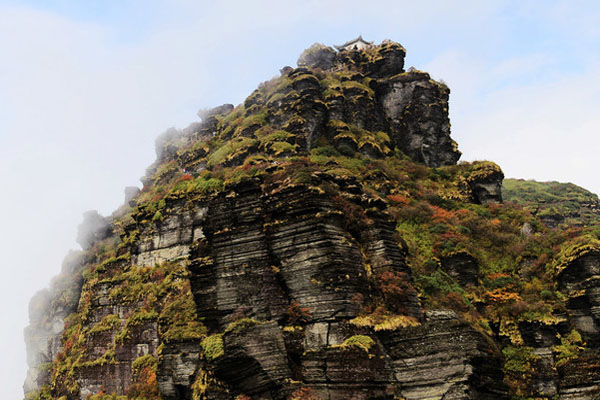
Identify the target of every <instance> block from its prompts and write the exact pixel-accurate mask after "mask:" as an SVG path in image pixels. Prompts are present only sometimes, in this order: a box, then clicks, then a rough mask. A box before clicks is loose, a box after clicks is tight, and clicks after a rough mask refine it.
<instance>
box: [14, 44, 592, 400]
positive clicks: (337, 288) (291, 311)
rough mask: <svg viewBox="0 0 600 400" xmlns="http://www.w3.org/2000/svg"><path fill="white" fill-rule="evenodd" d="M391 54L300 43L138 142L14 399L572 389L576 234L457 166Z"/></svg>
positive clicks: (47, 306) (579, 301) (490, 177)
mask: <svg viewBox="0 0 600 400" xmlns="http://www.w3.org/2000/svg"><path fill="white" fill-rule="evenodd" d="M404 55H405V50H404V48H402V46H400V45H399V44H397V43H393V42H384V43H382V44H381V45H379V46H374V47H371V48H368V49H366V50H361V51H342V52H336V51H334V50H333V49H331V48H329V47H326V46H323V45H314V46H313V47H311V48H310V49H308V50H306V51H305V52H304V53H303V54H302V55H301V57H300V59H299V61H298V64H299V67H298V68H295V69H294V68H290V67H286V68H284V69H283V70H282V73H281V76H280V77H278V78H274V79H273V80H271V81H268V82H264V83H263V84H261V85H260V86H259V88H258V89H257V90H256V91H254V92H253V93H252V94H251V95H250V96H249V97H248V98H247V99H246V101H245V102H244V103H243V104H242V105H239V106H238V107H235V108H234V107H233V106H231V105H224V106H221V107H217V108H216V109H213V110H206V111H203V112H201V113H200V115H201V118H202V122H201V123H195V124H192V125H190V126H189V127H188V128H186V129H184V130H182V131H178V130H170V131H167V132H166V133H165V134H163V135H162V136H161V137H159V138H158V139H157V142H156V145H157V161H156V162H155V163H154V164H153V165H151V166H150V167H149V168H148V171H147V174H146V176H145V177H144V178H143V183H144V187H143V189H142V190H141V192H140V193H137V192H135V191H132V190H128V191H127V197H126V204H125V205H124V206H123V207H122V208H121V209H119V210H118V211H116V212H115V213H114V214H113V215H112V216H111V217H109V218H106V219H105V218H103V217H100V216H98V215H97V214H94V213H89V214H87V215H86V220H85V223H84V224H83V225H82V226H81V227H80V235H79V238H80V241H81V244H82V247H83V248H84V250H83V251H82V252H79V253H76V254H72V255H70V257H68V258H67V259H66V260H65V264H64V266H63V270H62V273H61V274H60V275H59V276H58V277H57V278H56V279H55V280H54V281H53V283H52V285H51V287H50V289H49V290H45V291H42V292H40V293H39V294H38V295H36V297H35V298H34V299H33V300H32V302H31V307H30V320H31V323H30V326H29V327H28V328H27V329H26V342H27V346H28V362H29V365H30V370H29V374H28V379H27V382H26V384H25V391H26V397H27V398H28V399H61V400H64V399H87V398H90V399H92V400H99V399H115V398H121V399H125V398H129V399H159V398H163V399H194V400H199V399H215V400H218V399H223V400H224V399H237V400H243V399H402V398H403V399H415V400H417V399H502V398H509V397H511V396H513V397H519V398H524V397H537V398H561V399H587V398H592V396H594V395H595V394H594V393H597V391H598V389H599V388H600V386H599V383H598V382H599V379H600V376H599V375H598V373H597V370H596V368H595V365H597V363H598V361H599V358H598V352H597V350H596V348H597V344H598V337H599V336H598V334H599V332H600V331H599V329H598V327H599V326H600V325H598V324H599V323H600V321H599V318H600V315H598V312H597V310H598V309H599V305H600V303H599V301H600V300H599V296H598V294H599V293H600V291H599V290H598V287H599V286H598V282H597V279H596V278H597V275H598V273H599V272H598V270H599V268H600V267H599V266H600V251H599V250H598V249H600V245H599V244H600V242H598V240H597V237H595V236H594V235H595V233H594V231H593V230H588V231H586V230H581V229H579V230H577V231H568V230H567V231H563V230H558V229H552V228H550V227H547V226H545V225H544V224H542V223H540V221H539V220H538V219H536V218H535V217H534V216H532V215H531V214H530V213H528V212H527V211H526V210H523V209H521V208H520V207H518V206H516V205H513V204H512V203H511V204H503V203H502V196H501V192H500V188H501V183H502V179H503V174H502V171H501V170H500V168H499V167H498V166H497V165H495V164H493V163H490V162H475V163H462V164H458V165H456V161H457V160H458V158H459V156H460V153H459V152H458V150H457V149H456V144H455V143H454V142H453V141H452V139H451V138H450V130H449V126H450V125H449V120H448V94H449V90H448V88H447V87H446V86H445V85H443V84H440V83H438V82H435V81H433V80H431V79H430V77H429V76H428V75H427V74H426V73H423V72H419V71H412V72H404V70H403V64H404ZM525 227H527V229H524V228H525Z"/></svg>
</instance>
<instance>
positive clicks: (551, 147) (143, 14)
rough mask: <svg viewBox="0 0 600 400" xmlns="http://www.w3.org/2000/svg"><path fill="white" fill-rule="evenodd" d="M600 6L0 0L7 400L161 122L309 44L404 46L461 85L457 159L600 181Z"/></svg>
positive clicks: (1, 309) (275, 67) (145, 161)
mask: <svg viewBox="0 0 600 400" xmlns="http://www.w3.org/2000/svg"><path fill="white" fill-rule="evenodd" d="M598 20H600V2H597V1H578V0H569V1H550V0H547V1H527V0H521V1H495V0H486V1H485V2H482V1H479V0H473V1H469V0H464V1H453V2H449V1H429V0H421V1H400V0H392V1H377V0H371V1H368V2H365V1H364V0H362V1H354V0H345V1H337V0H318V1H315V0H303V1H296V0H288V1H285V2H282V1H261V0H255V1H219V2H215V1H199V0H170V1H167V0H143V1H142V0H118V1H117V0H86V1H85V2H83V1H81V2H76V1H70V0H21V1H16V0H0V60H1V61H0V179H1V180H2V181H3V182H4V184H3V186H2V187H3V188H4V190H3V191H2V192H0V193H1V195H0V212H1V213H2V218H1V222H0V254H2V259H1V261H0V268H1V272H2V274H3V275H2V276H3V279H1V280H0V318H1V320H0V323H1V326H2V329H1V330H0V346H2V354H3V357H2V358H3V360H4V361H3V362H2V363H0V364H1V365H0V381H1V382H0V398H3V399H11V398H12V399H20V398H22V397H23V396H22V389H21V386H22V382H23V380H24V377H25V372H26V363H25V346H24V342H23V337H22V330H23V328H24V327H25V326H26V325H27V304H28V301H29V298H30V297H31V296H32V295H33V294H34V293H35V292H36V291H37V290H39V289H41V288H43V287H46V286H47V285H48V283H49V281H50V279H51V277H52V276H53V275H56V274H57V273H58V272H59V271H60V266H61V262H62V259H63V257H64V256H65V255H66V253H67V251H68V250H69V249H71V248H73V249H77V248H78V245H77V244H76V243H75V236H76V230H77V225H78V224H79V223H80V222H81V215H82V213H83V212H85V211H86V210H90V209H96V210H99V211H100V212H101V213H102V214H104V215H107V214H110V213H111V212H112V211H113V210H114V209H116V208H117V207H118V206H119V205H120V204H121V203H122V202H123V189H124V187H126V186H141V184H140V182H139V178H140V177H141V176H143V175H144V171H145V168H146V167H147V166H148V165H150V163H152V161H153V160H154V157H155V154H154V139H155V138H156V137H157V136H158V135H159V134H160V133H161V132H163V131H165V130H166V129H168V128H170V127H172V126H175V127H178V128H184V127H185V126H187V125H188V124H189V123H191V122H194V121H197V120H198V117H197V116H196V112H197V111H198V110H199V109H202V108H209V107H214V106H217V105H220V104H222V103H233V104H239V103H241V102H242V101H243V100H244V98H245V97H246V96H247V95H249V94H250V93H251V92H252V90H253V89H254V88H256V86H257V85H258V84H259V83H260V82H262V81H265V80H268V79H270V78H272V77H273V76H276V75H278V74H279V69H280V68H282V67H283V66H285V65H291V66H294V65H295V63H296V60H297V58H298V55H299V54H300V53H301V52H302V50H303V49H305V48H307V47H309V46H310V45H311V44H313V43H315V42H322V43H325V44H327V45H333V44H340V43H343V42H346V41H347V40H350V39H352V38H354V37H356V36H358V35H359V34H362V36H363V37H364V38H365V39H367V40H373V41H375V42H376V43H379V42H381V41H382V40H384V39H392V40H394V41H397V42H399V43H401V44H402V45H403V46H404V47H405V48H406V49H407V57H406V67H407V68H408V67H409V66H414V67H416V68H418V69H421V70H425V71H428V72H430V73H431V75H432V77H433V78H435V79H438V80H439V79H442V80H443V81H445V82H446V83H447V84H448V85H449V86H450V88H451V90H452V92H451V94H450V119H451V122H452V137H453V138H454V139H455V140H456V141H457V142H458V144H459V148H460V149H461V151H462V152H463V157H462V160H466V161H472V160H482V159H487V160H492V161H495V162H497V163H498V164H499V165H500V166H501V167H502V169H503V170H504V172H505V175H506V176H507V177H514V178H526V179H536V180H539V181H546V180H557V181H562V182H573V183H575V184H578V185H580V186H583V187H585V188H587V189H589V190H591V191H593V192H595V193H600V179H598V178H597V172H596V168H595V167H596V158H597V157H596V153H597V151H598V150H597V149H598V148H599V147H600V146H599V145H600V136H599V135H598V134H597V133H598V126H600V113H599V112H598V110H600V52H599V49H600V45H599V44H600V25H599V24H598V23H597V21H598ZM8 360H10V362H8Z"/></svg>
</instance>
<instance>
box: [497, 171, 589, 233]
mask: <svg viewBox="0 0 600 400" xmlns="http://www.w3.org/2000/svg"><path fill="white" fill-rule="evenodd" d="M502 197H503V198H504V200H505V201H507V202H514V203H517V204H520V205H522V206H523V207H524V208H525V209H526V210H527V211H529V212H530V213H532V214H533V215H535V216H536V217H538V218H539V219H541V220H542V221H543V222H544V223H545V224H546V225H548V226H550V227H553V228H555V227H560V228H566V227H569V226H580V227H584V226H590V225H598V224H599V223H600V201H599V200H598V196H597V195H596V194H594V193H592V192H590V191H588V190H585V189H584V188H582V187H579V186H577V185H574V184H572V183H559V182H536V181H532V180H523V179H505V180H504V182H503V184H502Z"/></svg>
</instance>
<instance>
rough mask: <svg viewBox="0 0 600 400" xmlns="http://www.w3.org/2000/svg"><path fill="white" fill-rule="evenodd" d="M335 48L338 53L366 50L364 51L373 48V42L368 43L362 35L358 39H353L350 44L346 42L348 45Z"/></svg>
mask: <svg viewBox="0 0 600 400" xmlns="http://www.w3.org/2000/svg"><path fill="white" fill-rule="evenodd" d="M334 47H335V48H336V49H337V50H338V51H344V50H364V49H368V48H369V47H373V42H367V41H366V40H364V39H363V37H362V35H360V36H359V37H357V38H356V39H352V40H350V41H349V42H346V43H344V44H341V45H339V46H335V45H334Z"/></svg>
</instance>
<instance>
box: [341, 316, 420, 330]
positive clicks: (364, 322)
mask: <svg viewBox="0 0 600 400" xmlns="http://www.w3.org/2000/svg"><path fill="white" fill-rule="evenodd" d="M350 323H351V324H352V325H355V326H360V327H371V328H373V330H374V331H376V332H378V331H393V330H396V329H398V328H408V327H411V326H419V325H420V324H421V323H420V322H419V321H418V320H417V319H416V318H415V317H411V316H408V315H382V316H375V315H361V316H358V317H356V318H354V319H351V320H350Z"/></svg>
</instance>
